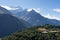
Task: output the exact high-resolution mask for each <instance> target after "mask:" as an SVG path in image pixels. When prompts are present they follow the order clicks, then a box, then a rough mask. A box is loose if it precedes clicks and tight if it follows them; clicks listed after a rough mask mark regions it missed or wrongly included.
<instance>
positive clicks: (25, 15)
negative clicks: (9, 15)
mask: <svg viewBox="0 0 60 40" xmlns="http://www.w3.org/2000/svg"><path fill="white" fill-rule="evenodd" d="M15 16H17V17H18V18H21V19H23V20H25V21H27V22H28V23H30V24H31V25H32V26H37V25H44V24H54V25H60V21H59V20H55V19H48V18H45V17H43V16H42V15H40V14H39V13H37V12H36V11H35V10H34V9H32V10H31V11H29V12H28V11H27V9H26V10H24V11H21V12H18V13H16V15H15Z"/></svg>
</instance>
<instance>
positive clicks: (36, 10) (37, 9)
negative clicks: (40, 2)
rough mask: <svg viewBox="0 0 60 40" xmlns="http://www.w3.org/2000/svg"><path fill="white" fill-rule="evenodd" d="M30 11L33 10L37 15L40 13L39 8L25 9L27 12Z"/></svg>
mask: <svg viewBox="0 0 60 40" xmlns="http://www.w3.org/2000/svg"><path fill="white" fill-rule="evenodd" d="M32 10H34V11H35V12H37V13H40V9H39V8H30V9H27V11H28V12H30V11H32Z"/></svg>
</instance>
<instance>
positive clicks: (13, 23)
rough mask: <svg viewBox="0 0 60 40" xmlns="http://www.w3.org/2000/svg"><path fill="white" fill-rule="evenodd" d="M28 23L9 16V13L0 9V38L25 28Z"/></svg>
mask: <svg viewBox="0 0 60 40" xmlns="http://www.w3.org/2000/svg"><path fill="white" fill-rule="evenodd" d="M27 25H30V24H29V23H28V22H26V21H24V20H22V19H18V18H17V17H15V16H12V15H11V12H9V11H8V10H6V9H4V8H2V7H0V37H4V36H7V35H9V34H11V33H13V32H16V31H19V30H22V29H25V28H27Z"/></svg>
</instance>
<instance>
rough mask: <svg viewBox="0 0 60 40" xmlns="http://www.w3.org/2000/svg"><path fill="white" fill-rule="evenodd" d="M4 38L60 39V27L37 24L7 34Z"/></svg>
mask: <svg viewBox="0 0 60 40" xmlns="http://www.w3.org/2000/svg"><path fill="white" fill-rule="evenodd" d="M2 40H60V28H59V27H58V26H55V25H49V24H47V25H44V26H35V27H31V28H28V29H25V30H21V31H18V32H16V33H14V34H11V35H9V36H6V37H4V38H2Z"/></svg>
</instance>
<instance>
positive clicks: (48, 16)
mask: <svg viewBox="0 0 60 40" xmlns="http://www.w3.org/2000/svg"><path fill="white" fill-rule="evenodd" d="M43 16H44V17H46V18H49V19H56V20H60V18H59V17H57V16H54V15H50V14H47V15H43Z"/></svg>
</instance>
